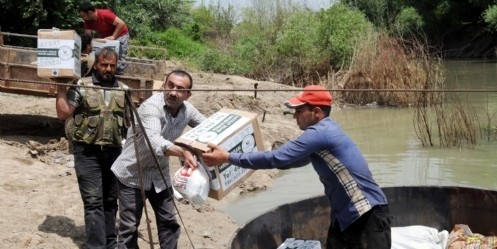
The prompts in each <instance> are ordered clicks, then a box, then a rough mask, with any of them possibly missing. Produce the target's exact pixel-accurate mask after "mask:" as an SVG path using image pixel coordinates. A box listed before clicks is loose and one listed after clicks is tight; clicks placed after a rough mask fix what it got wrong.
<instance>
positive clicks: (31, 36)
mask: <svg viewBox="0 0 497 249" xmlns="http://www.w3.org/2000/svg"><path fill="white" fill-rule="evenodd" d="M0 35H7V36H19V37H25V38H34V39H38V36H37V35H26V34H18V33H10V32H1V31H0ZM129 47H130V48H136V49H153V50H162V51H166V52H167V49H165V48H160V47H148V46H138V45H131V44H130V45H129Z"/></svg>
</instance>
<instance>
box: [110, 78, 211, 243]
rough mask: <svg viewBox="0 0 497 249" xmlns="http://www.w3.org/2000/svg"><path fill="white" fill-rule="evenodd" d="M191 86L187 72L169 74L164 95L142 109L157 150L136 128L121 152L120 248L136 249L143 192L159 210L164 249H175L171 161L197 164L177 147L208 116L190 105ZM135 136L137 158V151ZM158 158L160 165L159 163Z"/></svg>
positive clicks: (116, 169) (117, 164) (177, 232)
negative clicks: (189, 131)
mask: <svg viewBox="0 0 497 249" xmlns="http://www.w3.org/2000/svg"><path fill="white" fill-rule="evenodd" d="M192 86H193V81H192V77H191V76H190V74H188V73H187V72H185V71H182V70H175V71H173V72H171V73H170V74H168V76H167V77H166V78H165V80H164V85H163V88H164V92H161V93H159V94H155V95H153V96H152V97H150V98H148V99H147V100H146V101H145V102H143V103H142V105H141V106H140V108H139V109H138V114H139V116H140V119H141V121H142V123H143V126H144V128H145V131H146V135H147V137H148V139H149V141H150V143H151V144H152V147H153V151H150V150H149V147H148V145H147V143H146V140H145V134H144V133H143V131H141V129H139V128H137V131H136V132H135V131H134V130H133V129H132V128H130V129H129V130H128V136H127V138H126V143H125V144H124V147H123V151H122V154H121V155H120V156H119V157H118V158H117V160H116V161H115V162H114V164H113V165H112V168H111V169H112V171H113V172H114V174H115V175H116V177H117V179H118V180H119V218H120V224H119V234H118V238H117V243H118V248H138V242H137V240H138V226H139V224H140V220H141V216H142V210H143V207H144V205H145V203H144V201H143V199H142V193H141V188H143V189H144V193H145V198H146V199H148V200H149V202H150V204H151V206H152V208H153V209H154V212H155V216H156V221H157V230H158V231H157V232H158V234H159V243H160V248H162V249H175V248H177V243H178V238H179V235H180V231H181V229H180V225H179V224H178V222H177V221H176V218H175V213H176V211H175V210H174V203H173V199H172V198H173V195H172V187H171V186H172V185H171V180H170V177H169V157H170V156H177V157H181V158H183V160H184V165H185V166H187V167H192V168H196V167H197V166H198V165H197V160H196V159H195V158H194V156H193V154H192V153H191V152H190V151H189V150H187V149H185V148H183V147H180V146H178V145H175V144H174V143H173V141H174V140H176V139H177V138H178V137H179V136H181V134H182V133H183V130H184V129H185V128H186V126H190V127H195V126H197V125H198V124H200V123H201V122H202V121H204V120H205V116H204V115H202V114H201V113H200V112H199V111H198V110H197V109H196V108H195V107H194V106H193V105H192V104H191V103H190V102H188V101H187V99H188V98H189V97H190V96H191V91H189V90H188V89H191V88H192ZM137 127H138V126H137ZM134 133H136V140H137V142H136V143H137V146H138V157H139V158H137V155H136V153H135V141H134V138H133V136H134V135H135V134H134ZM152 153H153V154H152ZM154 156H155V157H156V158H157V160H158V162H159V165H156V163H155V160H154ZM138 159H139V162H138ZM138 163H139V164H138ZM158 167H160V168H161V170H159V168H158ZM140 169H141V170H140ZM161 171H162V173H163V174H165V176H163V175H161ZM163 177H164V178H163ZM141 181H143V182H141Z"/></svg>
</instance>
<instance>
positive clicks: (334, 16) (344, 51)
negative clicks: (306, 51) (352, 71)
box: [319, 4, 372, 67]
mask: <svg viewBox="0 0 497 249" xmlns="http://www.w3.org/2000/svg"><path fill="white" fill-rule="evenodd" d="M319 20H320V23H321V26H320V28H319V33H320V34H319V35H320V37H319V38H320V40H321V44H322V45H321V46H322V47H323V49H325V50H327V51H328V52H329V56H330V58H331V64H332V66H334V67H340V66H342V65H348V63H349V61H350V58H351V56H352V54H353V52H354V47H355V44H356V41H357V40H358V39H360V38H361V37H362V36H363V35H364V34H367V33H369V31H370V30H371V29H372V25H371V23H370V22H369V21H368V20H367V19H366V17H365V16H364V14H363V13H362V12H359V11H357V10H352V9H350V8H349V7H347V6H346V5H344V4H334V5H333V6H332V7H331V8H329V9H328V10H324V11H322V12H321V13H320V15H319Z"/></svg>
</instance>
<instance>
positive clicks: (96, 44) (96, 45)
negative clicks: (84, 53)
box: [91, 39, 119, 55]
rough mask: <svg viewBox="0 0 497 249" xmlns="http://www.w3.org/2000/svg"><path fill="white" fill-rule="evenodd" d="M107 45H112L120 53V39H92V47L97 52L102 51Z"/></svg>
mask: <svg viewBox="0 0 497 249" xmlns="http://www.w3.org/2000/svg"><path fill="white" fill-rule="evenodd" d="M105 47H111V48H112V49H114V51H116V53H117V54H118V55H119V41H118V40H105V39H92V40H91V49H92V51H93V52H95V54H97V53H98V51H100V49H102V48H105Z"/></svg>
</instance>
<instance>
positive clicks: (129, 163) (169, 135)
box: [111, 93, 205, 193]
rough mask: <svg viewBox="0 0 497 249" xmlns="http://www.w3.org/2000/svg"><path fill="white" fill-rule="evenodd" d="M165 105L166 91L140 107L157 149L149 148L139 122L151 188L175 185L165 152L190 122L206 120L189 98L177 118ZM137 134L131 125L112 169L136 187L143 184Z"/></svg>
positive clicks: (147, 184) (145, 174)
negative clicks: (138, 160) (138, 161)
mask: <svg viewBox="0 0 497 249" xmlns="http://www.w3.org/2000/svg"><path fill="white" fill-rule="evenodd" d="M165 107H166V106H165V101H164V94H163V93H159V94H155V95H153V96H152V97H150V98H149V99H147V100H146V101H145V102H143V103H142V104H141V106H140V108H138V114H139V115H140V119H141V121H142V123H143V126H144V127H145V131H146V134H147V136H148V138H149V140H150V143H151V145H152V148H153V150H154V151H152V152H151V151H150V150H149V146H148V145H147V142H146V140H145V138H144V134H143V132H142V131H141V129H140V127H139V125H138V124H136V125H135V127H136V129H137V137H136V140H137V144H138V153H139V159H140V167H141V168H142V175H143V185H144V186H143V187H144V189H145V190H147V191H148V190H151V189H152V187H154V189H155V191H156V192H157V193H158V192H161V191H163V190H165V189H167V188H168V187H171V180H170V177H169V156H165V155H164V151H165V150H167V149H168V148H170V147H171V146H173V145H174V143H173V142H174V140H176V139H177V138H178V137H179V136H181V134H182V133H183V131H184V129H185V128H186V126H187V125H188V126H191V127H195V126H197V125H198V124H200V123H201V122H202V121H204V120H205V116H204V115H202V114H201V113H200V112H199V111H198V110H197V109H196V108H195V107H194V106H193V105H192V104H191V103H190V102H188V101H185V102H183V105H182V106H181V108H180V110H179V112H178V115H176V117H175V118H173V117H172V116H171V114H170V113H169V112H168V111H167V109H166V108H165ZM135 118H136V117H135ZM133 134H134V131H133V127H130V128H129V130H128V137H127V138H126V143H125V144H124V147H123V151H122V153H121V155H120V156H119V157H118V158H117V160H116V161H115V162H114V164H113V165H112V168H111V169H112V171H113V172H114V174H115V175H116V177H117V178H118V179H119V181H120V182H121V183H122V184H124V185H126V186H128V187H132V188H140V177H139V172H138V164H137V157H136V154H135V145H134V138H133ZM152 153H154V154H155V156H156V157H157V160H158V161H159V165H160V167H161V170H162V172H163V174H164V176H165V178H166V182H164V181H163V179H162V177H161V175H160V171H159V169H158V168H157V165H156V163H155V160H154V158H153V155H152Z"/></svg>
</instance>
